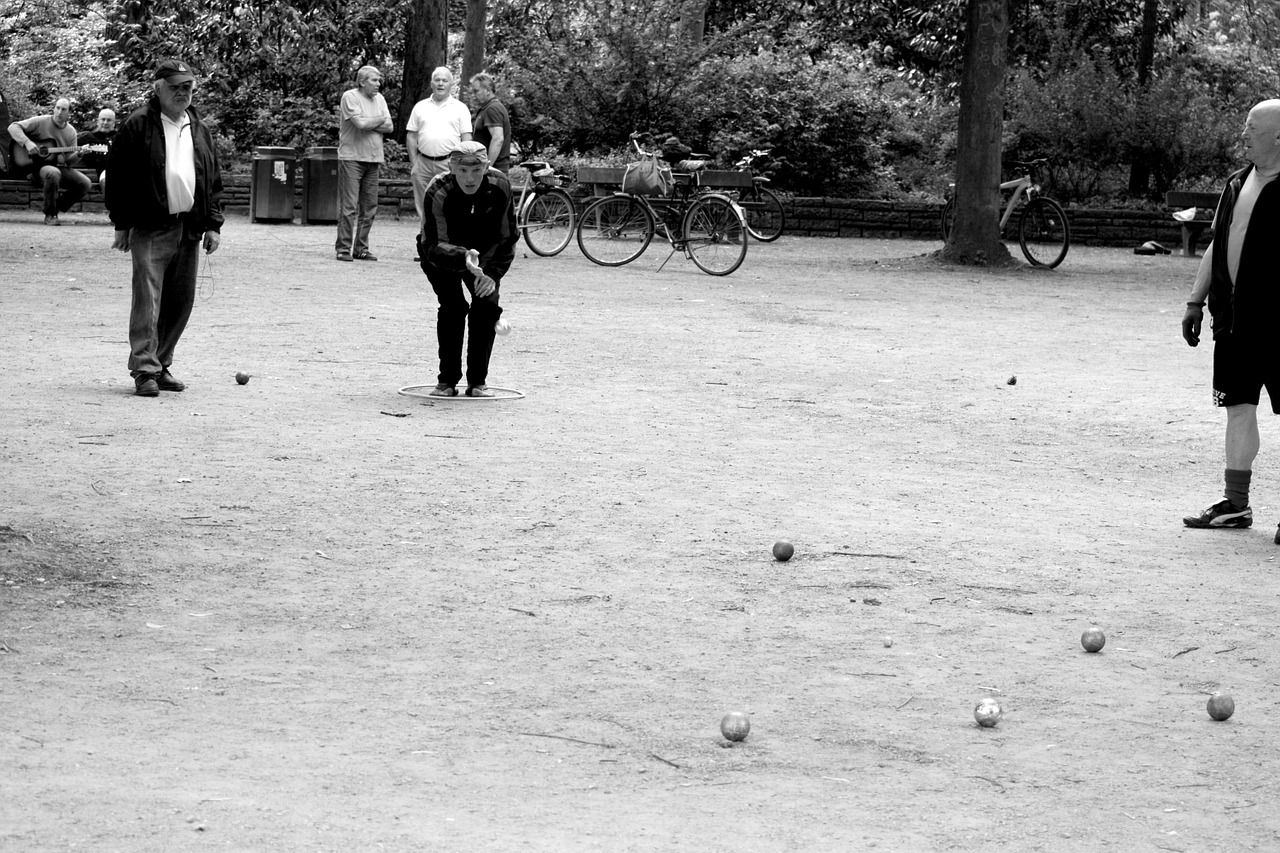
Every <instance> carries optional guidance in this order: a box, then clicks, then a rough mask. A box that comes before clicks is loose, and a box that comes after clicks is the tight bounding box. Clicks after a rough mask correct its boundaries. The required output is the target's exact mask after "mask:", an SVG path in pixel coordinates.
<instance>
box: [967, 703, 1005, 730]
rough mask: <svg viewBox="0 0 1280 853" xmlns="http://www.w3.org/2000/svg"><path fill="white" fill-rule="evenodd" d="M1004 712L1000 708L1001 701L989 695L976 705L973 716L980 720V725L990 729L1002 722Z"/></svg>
mask: <svg viewBox="0 0 1280 853" xmlns="http://www.w3.org/2000/svg"><path fill="white" fill-rule="evenodd" d="M1002 713H1004V712H1003V711H1001V710H1000V703H999V702H997V701H996V700H994V699H992V698H991V697H990V696H988V697H987V698H986V699H983V700H982V701H981V702H979V703H978V704H977V705H976V706H975V707H974V709H973V718H974V719H975V720H977V721H978V725H980V726H982V727H983V728H984V729H989V728H991V727H992V726H994V725H995V724H996V723H998V722H1000V715H1001V714H1002Z"/></svg>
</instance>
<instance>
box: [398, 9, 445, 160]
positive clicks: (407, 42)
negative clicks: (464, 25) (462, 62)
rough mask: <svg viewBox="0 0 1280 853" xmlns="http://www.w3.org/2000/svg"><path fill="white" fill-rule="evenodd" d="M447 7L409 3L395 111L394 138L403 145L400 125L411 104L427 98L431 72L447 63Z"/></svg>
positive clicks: (411, 109)
mask: <svg viewBox="0 0 1280 853" xmlns="http://www.w3.org/2000/svg"><path fill="white" fill-rule="evenodd" d="M448 23H449V6H448V3H447V2H446V0H413V2H412V4H411V5H410V7H409V15H408V17H407V18H406V19H405V33H404V85H403V86H402V87H401V89H400V108H399V109H398V110H397V111H396V139H397V140H398V141H400V142H404V126H405V125H406V124H408V123H409V113H411V112H413V105H414V104H416V103H418V101H420V100H422V99H423V98H426V97H430V92H431V72H432V71H434V70H435V69H436V68H438V67H439V66H441V65H445V64H447V63H448V61H449V42H448Z"/></svg>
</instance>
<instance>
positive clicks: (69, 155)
mask: <svg viewBox="0 0 1280 853" xmlns="http://www.w3.org/2000/svg"><path fill="white" fill-rule="evenodd" d="M9 136H10V137H12V138H13V142H14V152H15V155H16V154H17V152H18V151H19V149H21V150H22V152H23V153H25V154H26V156H27V159H29V160H30V161H31V183H32V184H34V185H35V186H37V187H40V186H42V187H43V188H44V224H45V225H61V224H62V223H61V222H59V221H58V214H59V213H66V212H67V211H68V210H70V209H71V208H72V206H73V205H75V204H76V202H78V201H80V199H82V198H84V197H85V194H86V193H88V192H89V188H90V187H92V186H93V184H92V183H91V182H90V180H89V179H88V178H87V177H85V175H84V173H82V172H78V171H76V170H75V169H74V168H73V165H74V164H75V163H76V162H77V161H78V159H79V154H78V153H77V152H78V151H79V148H78V147H77V146H76V129H75V127H74V126H73V125H72V124H71V102H70V101H68V100H67V99H66V98H59V99H58V102H57V103H55V104H54V105H53V112H52V113H51V114H49V115H44V116H32V117H31V118H28V119H23V120H22V121H15V122H14V123H13V124H11V125H9ZM42 150H44V151H45V152H46V154H45V155H44V156H42V155H41V151H42ZM55 151H56V152H59V153H54V152H55ZM14 160H15V161H17V160H18V158H17V156H15V157H14ZM64 184H65V185H66V189H65V190H64V189H62V186H63V185H64Z"/></svg>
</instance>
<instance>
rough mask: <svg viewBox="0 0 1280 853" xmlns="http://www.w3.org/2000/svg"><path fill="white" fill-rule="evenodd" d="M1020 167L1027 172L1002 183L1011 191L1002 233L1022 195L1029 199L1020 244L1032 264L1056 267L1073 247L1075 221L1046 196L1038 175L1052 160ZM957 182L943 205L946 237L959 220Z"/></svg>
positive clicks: (1020, 228)
mask: <svg viewBox="0 0 1280 853" xmlns="http://www.w3.org/2000/svg"><path fill="white" fill-rule="evenodd" d="M1013 165H1014V166H1016V167H1018V168H1025V169H1026V170H1027V171H1026V174H1024V175H1023V176H1022V177H1020V178H1014V179H1013V180H1011V181H1005V182H1004V183H1002V184H1001V185H1000V190H1001V191H1002V192H1009V193H1010V195H1009V197H1008V200H1007V201H1006V202H1005V207H1004V214H1003V215H1002V216H1001V217H1000V234H1001V236H1003V235H1004V231H1005V227H1006V226H1007V225H1008V224H1009V220H1010V219H1011V218H1012V217H1013V211H1014V210H1015V208H1018V206H1019V202H1020V201H1021V199H1022V196H1023V195H1024V194H1025V195H1026V198H1027V201H1026V203H1025V204H1023V205H1022V206H1021V208H1020V209H1021V211H1022V215H1021V216H1019V217H1018V245H1020V246H1021V247H1022V254H1024V255H1026V257H1027V260H1028V261H1030V262H1031V265H1032V266H1037V267H1047V268H1048V269H1053V268H1054V267H1056V266H1057V265H1058V264H1060V263H1062V260H1063V258H1065V257H1066V256H1067V250H1068V249H1070V248H1071V223H1070V222H1069V221H1068V220H1067V213H1066V211H1065V210H1063V209H1062V205H1060V204H1058V203H1057V202H1056V201H1054V200H1053V199H1051V198H1049V197H1048V196H1045V195H1042V194H1041V191H1040V181H1039V180H1038V176H1039V174H1040V173H1041V171H1042V170H1044V169H1046V168H1047V167H1048V165H1049V161H1048V160H1045V159H1043V158H1042V159H1039V160H1030V161H1028V162H1025V163H1014V164H1013ZM954 190H955V184H952V185H951V187H950V188H949V192H948V198H947V203H946V204H944V205H943V206H942V239H943V240H947V239H948V238H950V236H951V226H952V225H953V224H954V223H955V216H956V200H955V198H954V197H951V192H952V191H954Z"/></svg>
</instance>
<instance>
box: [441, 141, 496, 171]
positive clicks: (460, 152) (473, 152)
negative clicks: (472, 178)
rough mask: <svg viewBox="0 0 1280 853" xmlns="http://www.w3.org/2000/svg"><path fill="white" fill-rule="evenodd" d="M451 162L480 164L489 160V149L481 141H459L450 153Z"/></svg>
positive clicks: (468, 164) (460, 164) (467, 164)
mask: <svg viewBox="0 0 1280 853" xmlns="http://www.w3.org/2000/svg"><path fill="white" fill-rule="evenodd" d="M449 162H450V163H456V164H458V165H459V166H480V165H483V164H486V163H488V162H489V149H488V148H486V147H485V146H484V144H483V143H480V142H459V143H458V147H457V148H455V149H453V151H451V152H450V153H449Z"/></svg>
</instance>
